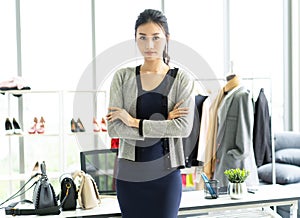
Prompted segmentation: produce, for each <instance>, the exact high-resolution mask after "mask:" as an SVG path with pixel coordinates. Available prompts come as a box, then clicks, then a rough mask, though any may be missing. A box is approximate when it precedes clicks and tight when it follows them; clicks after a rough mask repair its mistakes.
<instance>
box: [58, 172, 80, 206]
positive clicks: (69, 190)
mask: <svg viewBox="0 0 300 218" xmlns="http://www.w3.org/2000/svg"><path fill="white" fill-rule="evenodd" d="M60 186H61V192H60V195H59V200H60V202H61V203H60V204H61V208H62V210H64V211H65V210H76V207H77V198H78V193H77V188H76V185H75V182H74V180H73V179H72V176H71V175H67V174H64V175H62V176H61V177H60Z"/></svg>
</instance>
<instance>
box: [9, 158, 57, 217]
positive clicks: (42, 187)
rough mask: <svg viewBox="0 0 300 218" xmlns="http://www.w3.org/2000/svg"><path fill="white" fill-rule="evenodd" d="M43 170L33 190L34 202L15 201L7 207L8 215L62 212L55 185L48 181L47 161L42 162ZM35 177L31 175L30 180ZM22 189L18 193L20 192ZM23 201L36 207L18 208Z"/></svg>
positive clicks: (55, 213)
mask: <svg viewBox="0 0 300 218" xmlns="http://www.w3.org/2000/svg"><path fill="white" fill-rule="evenodd" d="M41 172H42V173H41V174H40V178H39V180H38V181H37V182H35V183H34V184H35V187H34V192H33V202H31V201H29V200H23V201H21V202H14V203H12V204H10V205H9V206H8V207H6V208H5V214H6V215H13V216H15V215H58V214H60V206H58V204H57V198H56V195H55V192H54V189H53V186H52V185H51V183H50V182H49V181H48V178H47V175H46V165H45V162H43V163H42V164H41ZM33 178H34V177H31V178H30V180H32V179H33ZM30 180H29V181H30ZM29 181H28V182H29ZM28 182H27V183H28ZM27 183H26V184H27ZM23 188H24V186H23V187H22V188H21V189H20V190H22V189H23ZM20 190H19V191H18V192H17V193H19V192H20ZM28 190H29V189H28ZM26 191H27V190H26ZM23 193H25V192H23ZM16 196H17V195H13V197H12V198H9V199H13V198H14V197H16ZM22 202H25V203H31V204H33V205H34V208H35V209H18V208H17V207H16V206H17V204H18V203H22Z"/></svg>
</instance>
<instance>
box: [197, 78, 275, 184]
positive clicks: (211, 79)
mask: <svg viewBox="0 0 300 218" xmlns="http://www.w3.org/2000/svg"><path fill="white" fill-rule="evenodd" d="M240 79H241V80H242V81H251V82H252V84H251V93H252V94H253V91H254V84H253V82H254V81H255V80H256V81H257V80H267V81H268V82H269V98H268V97H267V99H269V111H270V119H271V127H270V128H271V149H272V151H271V153H272V183H273V184H276V168H275V142H274V130H273V122H272V117H273V107H272V79H271V78H270V77H240ZM216 81H217V82H219V88H220V87H222V86H223V85H225V84H223V85H222V84H220V82H224V83H226V82H227V80H226V78H197V79H194V82H200V85H202V86H204V87H206V86H205V85H203V84H202V83H203V82H216ZM214 85H216V84H214ZM246 87H247V86H246ZM208 88H209V89H206V90H205V91H206V92H207V93H209V95H212V94H213V93H211V88H210V87H208ZM247 88H249V87H247ZM261 88H264V87H261ZM264 89H265V88H264Z"/></svg>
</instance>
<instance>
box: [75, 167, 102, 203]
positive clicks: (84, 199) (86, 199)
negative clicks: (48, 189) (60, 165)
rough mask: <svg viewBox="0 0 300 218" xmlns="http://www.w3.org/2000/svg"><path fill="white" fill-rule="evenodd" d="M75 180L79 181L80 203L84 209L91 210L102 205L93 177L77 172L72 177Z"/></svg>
mask: <svg viewBox="0 0 300 218" xmlns="http://www.w3.org/2000/svg"><path fill="white" fill-rule="evenodd" d="M72 177H73V179H74V180H76V179H79V180H80V185H79V190H78V203H79V206H80V207H81V208H82V209H90V208H94V207H97V206H98V205H99V204H100V195H99V191H98V187H97V184H96V182H95V180H94V179H93V178H92V177H91V175H89V174H87V173H85V172H84V171H77V172H75V173H73V175H72Z"/></svg>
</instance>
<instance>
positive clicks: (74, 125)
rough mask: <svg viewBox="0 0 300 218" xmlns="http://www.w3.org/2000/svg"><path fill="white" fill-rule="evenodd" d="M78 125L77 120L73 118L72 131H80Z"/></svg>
mask: <svg viewBox="0 0 300 218" xmlns="http://www.w3.org/2000/svg"><path fill="white" fill-rule="evenodd" d="M78 131H79V130H78V126H77V123H76V122H75V120H74V118H72V120H71V132H78Z"/></svg>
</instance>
